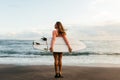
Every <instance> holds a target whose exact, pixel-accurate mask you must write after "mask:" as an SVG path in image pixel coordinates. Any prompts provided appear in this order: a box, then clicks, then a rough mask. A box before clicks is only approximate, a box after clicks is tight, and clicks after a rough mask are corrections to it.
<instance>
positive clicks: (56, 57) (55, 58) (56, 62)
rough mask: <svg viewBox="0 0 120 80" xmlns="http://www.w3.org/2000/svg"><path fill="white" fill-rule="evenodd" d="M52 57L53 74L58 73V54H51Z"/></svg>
mask: <svg viewBox="0 0 120 80" xmlns="http://www.w3.org/2000/svg"><path fill="white" fill-rule="evenodd" d="M53 56H54V67H55V74H57V73H59V72H58V57H59V56H58V53H55V52H54V53H53Z"/></svg>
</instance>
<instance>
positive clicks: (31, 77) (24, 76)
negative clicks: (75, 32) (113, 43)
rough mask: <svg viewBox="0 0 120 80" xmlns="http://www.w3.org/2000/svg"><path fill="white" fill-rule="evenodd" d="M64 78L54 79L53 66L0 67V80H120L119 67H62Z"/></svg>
mask: <svg viewBox="0 0 120 80" xmlns="http://www.w3.org/2000/svg"><path fill="white" fill-rule="evenodd" d="M63 76H64V78H61V79H60V78H59V79H55V78H54V66H40V65H35V66H18V65H0V80H120V67H117V68H114V67H83V66H80V67H76V66H63Z"/></svg>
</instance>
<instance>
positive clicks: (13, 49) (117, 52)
mask: <svg viewBox="0 0 120 80" xmlns="http://www.w3.org/2000/svg"><path fill="white" fill-rule="evenodd" d="M82 41H83V42H84V43H85V44H86V45H87V48H86V49H83V50H81V51H79V52H73V53H72V54H69V53H64V54H63V65H69V66H81V65H90V64H120V40H82ZM32 42H33V40H0V64H13V65H53V64H54V59H53V56H52V53H50V52H42V51H39V50H35V49H34V48H33V47H32Z"/></svg>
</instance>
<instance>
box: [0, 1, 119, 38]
mask: <svg viewBox="0 0 120 80" xmlns="http://www.w3.org/2000/svg"><path fill="white" fill-rule="evenodd" d="M119 3H120V0H0V39H30V40H34V39H39V38H40V37H41V36H47V37H48V36H51V33H52V30H53V29H54V24H55V22H56V21H61V22H62V24H63V25H64V27H65V29H67V34H68V36H69V37H73V36H74V37H76V38H78V39H81V40H120V15H119V14H120V5H119Z"/></svg>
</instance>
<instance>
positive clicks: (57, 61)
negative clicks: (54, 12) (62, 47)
mask: <svg viewBox="0 0 120 80" xmlns="http://www.w3.org/2000/svg"><path fill="white" fill-rule="evenodd" d="M56 37H62V38H63V39H64V41H65V42H66V45H67V46H68V49H69V52H71V51H72V48H71V46H70V44H69V41H68V39H67V37H66V32H65V29H64V27H63V25H62V23H61V22H56V24H55V30H53V32H52V40H51V47H50V51H51V52H53V56H54V66H55V78H63V76H62V55H63V53H62V52H54V44H55V40H56Z"/></svg>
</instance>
